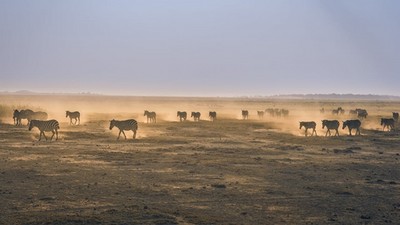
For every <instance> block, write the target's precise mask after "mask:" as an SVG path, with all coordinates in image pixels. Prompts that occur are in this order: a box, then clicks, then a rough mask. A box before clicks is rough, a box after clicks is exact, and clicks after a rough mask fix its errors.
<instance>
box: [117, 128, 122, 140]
mask: <svg viewBox="0 0 400 225" xmlns="http://www.w3.org/2000/svg"><path fill="white" fill-rule="evenodd" d="M121 132H122V130H119V133H118V137H117V140H119V137H120V136H121Z"/></svg>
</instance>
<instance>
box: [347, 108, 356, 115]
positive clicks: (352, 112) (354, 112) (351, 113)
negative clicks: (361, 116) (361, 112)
mask: <svg viewBox="0 0 400 225" xmlns="http://www.w3.org/2000/svg"><path fill="white" fill-rule="evenodd" d="M349 114H350V115H357V114H358V112H357V110H353V109H351V110H350V111H349Z"/></svg>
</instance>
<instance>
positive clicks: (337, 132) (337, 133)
mask: <svg viewBox="0 0 400 225" xmlns="http://www.w3.org/2000/svg"><path fill="white" fill-rule="evenodd" d="M336 135H337V136H338V137H339V131H338V129H336V133H335V136H336Z"/></svg>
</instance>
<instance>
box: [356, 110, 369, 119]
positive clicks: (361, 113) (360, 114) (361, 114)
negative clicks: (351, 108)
mask: <svg viewBox="0 0 400 225" xmlns="http://www.w3.org/2000/svg"><path fill="white" fill-rule="evenodd" d="M356 111H357V117H358V118H360V119H362V118H364V119H365V118H367V116H368V112H367V110H365V109H356Z"/></svg>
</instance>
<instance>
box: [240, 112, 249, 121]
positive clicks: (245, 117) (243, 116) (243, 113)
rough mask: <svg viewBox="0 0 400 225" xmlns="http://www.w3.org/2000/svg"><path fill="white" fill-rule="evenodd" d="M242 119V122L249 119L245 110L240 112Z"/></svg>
mask: <svg viewBox="0 0 400 225" xmlns="http://www.w3.org/2000/svg"><path fill="white" fill-rule="evenodd" d="M242 118H243V119H244V120H246V119H249V111H247V110H242Z"/></svg>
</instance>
